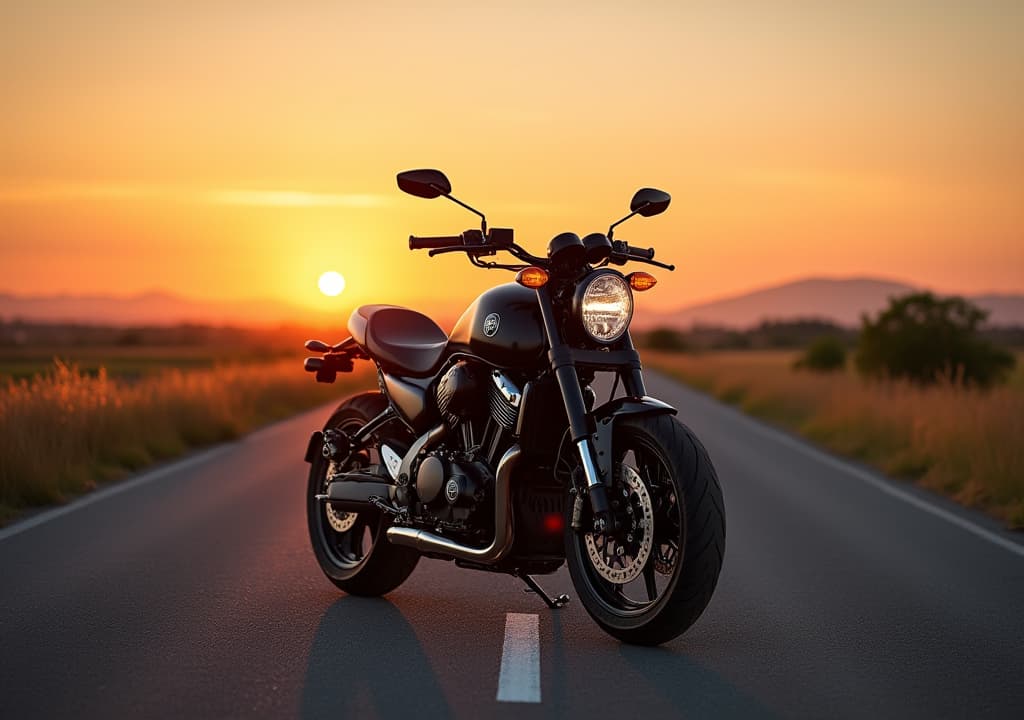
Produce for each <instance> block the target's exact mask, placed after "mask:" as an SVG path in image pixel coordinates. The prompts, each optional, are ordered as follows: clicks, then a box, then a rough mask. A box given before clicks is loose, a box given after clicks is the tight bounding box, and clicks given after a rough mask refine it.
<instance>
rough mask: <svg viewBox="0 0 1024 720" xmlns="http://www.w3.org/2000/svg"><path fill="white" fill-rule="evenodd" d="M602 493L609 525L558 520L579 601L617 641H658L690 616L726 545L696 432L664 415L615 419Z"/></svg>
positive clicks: (714, 483) (699, 606)
mask: <svg viewBox="0 0 1024 720" xmlns="http://www.w3.org/2000/svg"><path fill="white" fill-rule="evenodd" d="M612 448H613V451H614V453H615V457H614V466H613V476H614V478H613V482H612V486H611V487H610V488H609V489H608V499H609V504H610V506H611V510H612V514H613V516H614V517H615V520H616V523H615V529H614V530H613V531H612V532H609V533H605V534H602V535H597V534H595V533H591V532H588V530H589V529H590V514H589V507H588V506H589V502H587V501H586V500H584V517H583V529H581V530H580V531H579V532H576V531H574V530H573V529H572V528H571V527H567V529H566V548H565V550H566V552H565V554H566V560H567V563H568V565H569V573H570V574H571V575H572V581H573V585H574V586H575V588H576V592H577V595H578V596H579V598H580V602H581V603H582V604H583V607H584V608H586V610H587V612H588V613H589V614H590V616H591V617H592V618H594V620H595V621H596V622H597V624H598V625H600V626H601V628H602V629H603V630H605V631H606V632H608V633H609V634H611V635H613V636H615V637H617V638H619V639H620V640H622V641H623V642H628V643H634V644H638V645H660V644H661V643H664V642H667V641H669V640H671V639H673V638H675V637H677V636H679V635H681V634H682V633H683V632H684V631H686V629H687V628H689V627H690V626H691V625H693V623H694V622H696V620H697V618H698V617H700V615H701V613H702V612H704V609H705V608H706V607H707V605H708V602H709V601H710V600H711V595H712V593H713V592H714V590H715V585H716V584H717V583H718V575H719V573H720V571H721V569H722V557H723V554H724V552H725V507H724V504H723V501H722V489H721V487H720V486H719V484H718V477H717V475H716V474H715V469H714V467H713V466H712V465H711V459H710V458H709V457H708V454H707V451H706V450H705V449H704V446H703V445H701V443H700V441H699V440H698V439H697V438H696V436H694V434H693V433H692V432H691V431H690V429H689V428H687V427H686V426H685V425H683V424H682V423H680V422H679V421H678V420H676V419H675V418H674V417H672V416H670V415H654V416H651V415H643V416H629V417H624V418H621V419H619V420H617V421H616V425H615V429H614V434H613V438H612Z"/></svg>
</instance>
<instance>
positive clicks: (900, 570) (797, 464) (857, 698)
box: [0, 374, 1024, 718]
mask: <svg viewBox="0 0 1024 720" xmlns="http://www.w3.org/2000/svg"><path fill="white" fill-rule="evenodd" d="M649 391H650V392H651V394H653V395H657V396H659V397H661V398H663V399H665V400H667V401H669V402H671V403H673V404H674V405H676V406H677V407H678V408H679V409H680V416H681V417H682V418H683V419H684V421H685V422H687V423H688V424H689V425H690V426H691V427H693V428H694V430H695V431H696V432H697V433H698V435H699V436H700V437H701V438H702V439H703V440H704V442H705V444H706V445H707V447H708V449H709V451H710V453H711V457H712V458H713V460H714V461H715V463H716V465H717V467H718V471H719V475H720V477H721V479H722V485H723V488H724V491H725V499H726V506H727V515H728V541H727V549H726V559H725V568H724V571H723V574H722V578H721V581H720V583H719V586H718V591H717V593H716V595H715V597H714V599H713V600H712V603H711V606H710V607H709V609H708V610H707V612H706V613H705V614H704V616H703V617H702V618H701V620H700V621H699V622H698V623H697V624H696V625H695V626H694V627H693V628H692V629H691V630H690V632H689V633H687V634H686V635H685V636H683V637H682V638H679V639H678V640H676V641H674V642H672V643H670V644H668V645H666V646H664V647H661V648H654V649H650V648H638V647H629V646H624V645H621V644H619V643H618V642H617V641H615V640H613V639H612V638H611V637H608V636H606V635H605V634H604V633H602V632H601V631H600V630H599V629H598V628H597V627H596V626H595V625H594V624H593V623H592V622H591V621H590V619H589V618H588V617H587V615H586V614H585V612H584V611H583V609H582V607H580V605H579V604H578V603H576V602H572V603H570V604H569V606H568V607H566V608H565V609H563V610H561V611H556V612H552V611H549V610H547V609H546V608H545V607H544V606H543V605H541V603H540V602H539V600H538V599H537V598H536V597H535V596H532V595H526V594H524V593H523V592H522V590H521V585H520V584H519V583H518V582H517V581H516V580H514V579H512V578H510V577H505V576H496V575H490V574H485V573H474V572H470V571H465V570H459V569H457V568H455V567H454V566H453V565H452V564H450V563H445V562H440V561H424V562H421V563H420V565H419V567H418V568H417V570H416V572H415V573H414V574H413V576H412V577H411V578H410V579H409V580H408V581H407V582H406V583H405V584H404V585H403V586H402V587H401V588H399V589H398V590H396V591H395V592H394V593H392V594H391V595H390V596H389V597H388V598H387V599H383V600H371V599H362V598H355V597H346V596H344V595H343V594H341V593H339V592H337V591H336V590H335V589H334V587H333V586H332V585H330V584H329V583H328V582H327V581H325V580H324V579H322V577H321V575H320V571H319V569H318V568H317V566H316V563H315V561H314V559H313V556H312V554H311V552H310V550H309V548H308V540H307V537H306V529H305V518H304V506H303V491H304V483H305V472H306V466H305V464H304V463H303V462H302V460H301V455H302V451H303V449H304V447H305V443H306V439H307V437H308V432H309V430H310V429H311V428H313V427H314V426H316V425H318V424H319V422H320V421H321V420H322V418H323V416H324V412H323V411H322V410H321V411H318V412H315V413H310V414H306V415H304V416H301V417H299V418H295V419H294V420H289V421H287V422H284V423H279V424H277V425H274V426H271V427H269V428H266V429H264V430H262V431H260V432H257V433H255V434H253V435H251V436H249V437H247V438H246V439H244V440H242V441H240V442H237V443H233V444H230V445H227V446H223V447H221V448H218V449H215V450H213V451H211V452H206V453H203V454H201V455H199V456H195V457H193V458H190V459H189V460H187V461H185V462H184V463H183V464H176V465H171V466H168V467H166V468H163V469H161V470H159V471H157V472H156V473H155V474H154V473H150V474H147V475H144V476H142V477H141V478H140V479H139V480H137V481H129V483H128V484H126V485H122V486H117V487H116V488H115V490H114V491H113V492H111V493H108V494H105V495H93V496H90V498H89V499H88V500H87V501H86V503H85V504H82V505H76V506H72V507H71V508H65V509H63V510H61V511H59V512H63V514H62V515H60V516H59V517H55V518H52V519H49V520H47V517H48V516H47V515H43V516H40V517H38V518H37V519H36V520H34V521H32V522H34V523H35V524H33V525H31V526H26V525H20V526H15V527H13V528H9V529H7V530H3V531H0V716H2V717H3V718H32V717H45V718H58V717H75V718H91V717H101V718H110V717H123V716H129V717H144V718H159V717H175V718H177V717H256V716H261V717H274V718H278V717H293V716H301V717H332V718H341V717H360V718H364V717H417V718H419V717H432V716H456V717H465V718H479V717H499V718H501V717H507V718H512V717H515V718H530V717H551V718H556V717H557V718H565V717H580V718H598V717H630V718H632V717H714V718H723V717H744V718H749V717H811V718H826V717H827V718H838V717H860V718H864V717H872V718H874V717H892V718H908V717H929V718H933V717H969V718H978V717H1020V713H1021V712H1024V710H1022V708H1024V652H1022V646H1024V546H1022V545H1021V544H1020V543H1021V539H1020V538H1019V537H1014V536H1013V535H1010V534H1008V533H1004V532H1002V531H1001V530H1000V529H999V527H998V526H997V525H996V524H995V523H992V522H990V521H989V520H987V519H986V518H984V517H982V516H979V515H977V514H975V513H971V512H967V511H963V510H961V509H959V508H956V507H954V506H952V505H951V504H950V503H947V502H945V501H943V500H941V499H938V498H935V497H933V496H931V495H928V494H924V493H920V492H917V491H916V490H915V489H913V488H907V486H905V485H901V484H891V483H889V481H887V480H885V479H884V478H881V477H879V476H877V475H874V474H870V473H867V472H866V471H864V470H863V469H860V468H858V467H856V466H853V465H847V464H846V463H843V462H840V461H837V460H835V459H834V458H832V457H831V456H827V455H824V454H821V453H819V452H817V451H815V450H813V449H811V448H810V447H809V446H807V445H805V444H803V443H802V442H800V441H796V440H794V439H792V438H791V437H789V436H787V435H782V434H780V433H777V432H776V431H773V430H769V429H767V428H765V426H763V425H760V424H758V423H755V422H753V421H751V420H748V419H746V418H744V417H742V416H740V415H738V414H737V413H735V412H734V411H732V410H730V409H728V408H725V407H723V406H721V405H719V404H717V403H716V402H714V401H712V400H710V399H708V398H706V397H705V396H702V395H700V394H698V393H694V392H692V391H689V390H686V389H683V388H681V387H679V386H678V385H676V384H674V383H671V382H670V381H667V380H664V379H661V378H658V377H657V376H654V375H653V374H652V375H651V376H650V377H649ZM68 510H69V511H68ZM542 582H543V583H544V584H545V586H546V587H547V588H548V589H550V590H552V591H556V592H568V593H569V594H570V595H572V594H573V593H572V588H571V583H570V582H569V579H568V575H567V573H566V572H565V570H564V569H563V570H562V571H560V572H559V573H557V574H556V575H553V576H549V577H547V578H544V579H543V580H542ZM509 613H516V614H518V615H516V616H514V617H516V618H520V619H522V615H537V616H538V617H539V662H540V665H539V667H540V691H541V692H540V702H539V703H530V704H524V703H508V702H498V700H497V692H498V690H497V689H498V680H499V667H500V665H501V663H502V651H503V638H504V633H505V625H506V618H507V616H508V614H509ZM526 620H529V618H526Z"/></svg>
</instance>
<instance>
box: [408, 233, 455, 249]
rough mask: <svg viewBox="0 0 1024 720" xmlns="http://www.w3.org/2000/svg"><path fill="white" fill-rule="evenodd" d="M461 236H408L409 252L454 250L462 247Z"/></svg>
mask: <svg viewBox="0 0 1024 720" xmlns="http://www.w3.org/2000/svg"><path fill="white" fill-rule="evenodd" d="M462 244H463V242H462V236H461V235H435V236H433V237H430V236H427V237H416V236H415V235H410V236H409V249H410V250H429V249H434V248H456V247H459V246H460V245H462Z"/></svg>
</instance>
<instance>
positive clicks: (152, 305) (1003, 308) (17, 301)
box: [0, 278, 1024, 329]
mask: <svg viewBox="0 0 1024 720" xmlns="http://www.w3.org/2000/svg"><path fill="white" fill-rule="evenodd" d="M914 289H915V288H914V287H913V286H911V285H907V284H905V283H900V282H892V281H889V280H880V279H877V278H848V279H828V278H807V279H805V280H797V281H795V282H790V283H785V284H782V285H777V286H774V287H769V288H764V289H761V290H755V291H752V292H748V293H744V294H742V295H735V296H733V297H728V298H723V299H722V300H716V301H714V302H707V303H701V304H699V305H691V306H689V307H684V308H681V309H679V310H676V311H674V312H661V313H658V312H650V311H646V310H645V311H644V312H643V313H640V314H638V315H637V320H636V322H637V326H638V327H639V328H641V329H643V328H651V327H656V326H659V325H663V326H668V327H678V328H689V327H691V326H692V325H694V324H704V325H718V326H725V327H734V328H747V327H752V326H754V325H757V324H758V323H759V322H761V321H762V320H765V319H769V320H787V319H793V318H819V319H823V320H830V321H832V322H836V323H839V324H841V325H847V326H856V325H859V324H860V316H861V313H864V312H871V313H873V312H877V311H878V310H880V309H881V308H883V307H885V306H886V304H887V303H888V299H889V298H890V297H892V296H893V295H901V294H904V293H907V292H911V291H912V290H914ZM971 300H973V301H974V302H976V303H978V304H979V305H980V306H981V307H983V308H985V309H987V310H990V311H991V313H992V314H991V316H990V318H989V322H990V323H991V324H994V325H1024V295H1008V294H1007V295H997V294H987V295H978V296H975V297H971ZM15 319H21V320H26V321H31V322H48V323H78V324H83V325H108V326H133V325H134V326H139V325H157V326H168V325H178V324H181V323H195V324H201V325H238V326H256V327H273V326H278V325H282V324H301V325H306V326H323V327H335V326H338V327H343V326H344V323H345V322H346V321H347V320H348V312H347V311H344V312H341V313H339V315H338V316H335V315H328V314H324V313H317V312H316V311H311V310H307V309H305V308H302V307H300V306H298V305H290V304H288V303H285V302H279V301H276V300H265V299H264V300H244V301H206V300H194V299H190V298H185V297H181V296H180V295H175V294H173V293H168V292H149V293H143V294H140V295H131V296H127V297H115V296H108V295H40V296H19V295H12V294H9V293H7V294H5V293H0V320H4V321H8V322H9V321H11V320H15ZM434 319H435V320H436V321H437V322H438V323H440V324H441V326H442V327H446V328H450V327H451V325H452V321H453V320H454V316H453V317H451V318H449V317H447V316H445V315H444V314H443V313H442V314H441V315H440V316H438V317H435V318H434Z"/></svg>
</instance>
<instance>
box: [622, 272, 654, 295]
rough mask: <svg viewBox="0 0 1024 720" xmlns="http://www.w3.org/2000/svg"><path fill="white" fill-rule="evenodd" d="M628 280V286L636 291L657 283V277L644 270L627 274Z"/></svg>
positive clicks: (648, 288)
mask: <svg viewBox="0 0 1024 720" xmlns="http://www.w3.org/2000/svg"><path fill="white" fill-rule="evenodd" d="M627 278H628V280H629V286H630V287H631V288H633V289H634V290H636V291H637V292H643V291H644V290H650V289H651V288H652V287H654V286H655V285H657V284H658V280H657V278H655V277H654V276H653V275H651V274H650V273H645V272H633V273H630V274H629V275H628V276H627Z"/></svg>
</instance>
